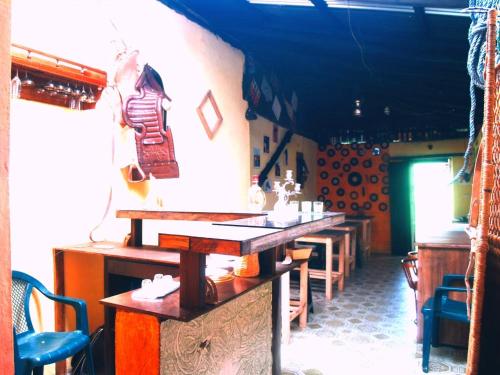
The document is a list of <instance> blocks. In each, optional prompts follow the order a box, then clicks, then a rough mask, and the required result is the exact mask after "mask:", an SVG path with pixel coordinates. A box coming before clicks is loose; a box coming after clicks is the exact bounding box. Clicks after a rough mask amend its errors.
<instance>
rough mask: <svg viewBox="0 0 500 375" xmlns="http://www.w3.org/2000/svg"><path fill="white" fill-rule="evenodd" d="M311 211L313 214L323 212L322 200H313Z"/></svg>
mask: <svg viewBox="0 0 500 375" xmlns="http://www.w3.org/2000/svg"><path fill="white" fill-rule="evenodd" d="M313 212H314V213H315V214H321V213H323V202H320V201H314V202H313Z"/></svg>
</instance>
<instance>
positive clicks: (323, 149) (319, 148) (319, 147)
mask: <svg viewBox="0 0 500 375" xmlns="http://www.w3.org/2000/svg"><path fill="white" fill-rule="evenodd" d="M318 150H320V151H321V152H323V151H325V150H326V145H319V146H318Z"/></svg>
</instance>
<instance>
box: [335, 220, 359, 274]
mask: <svg viewBox="0 0 500 375" xmlns="http://www.w3.org/2000/svg"><path fill="white" fill-rule="evenodd" d="M356 227H357V226H356V225H352V224H347V223H342V224H339V225H336V226H334V227H332V229H331V230H333V231H341V232H344V237H345V243H346V252H345V253H346V256H345V258H346V267H345V275H346V277H349V276H350V271H353V270H354V269H356V246H357V241H356V232H357V228H356Z"/></svg>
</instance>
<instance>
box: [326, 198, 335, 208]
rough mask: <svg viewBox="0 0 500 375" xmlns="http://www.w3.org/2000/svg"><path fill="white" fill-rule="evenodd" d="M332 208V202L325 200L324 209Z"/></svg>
mask: <svg viewBox="0 0 500 375" xmlns="http://www.w3.org/2000/svg"><path fill="white" fill-rule="evenodd" d="M332 206H333V203H332V201H331V200H330V199H327V200H326V201H325V207H326V208H331V207H332Z"/></svg>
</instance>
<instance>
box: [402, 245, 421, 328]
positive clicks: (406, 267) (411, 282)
mask: <svg viewBox="0 0 500 375" xmlns="http://www.w3.org/2000/svg"><path fill="white" fill-rule="evenodd" d="M417 262H418V257H417V252H416V251H411V252H409V253H408V256H406V257H405V258H403V259H401V268H402V269H403V272H404V274H405V276H406V281H407V282H408V286H409V287H410V288H411V289H412V290H413V295H414V296H415V313H416V315H415V323H416V322H417V317H418V308H417V287H418V268H417V264H418V263H417Z"/></svg>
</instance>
